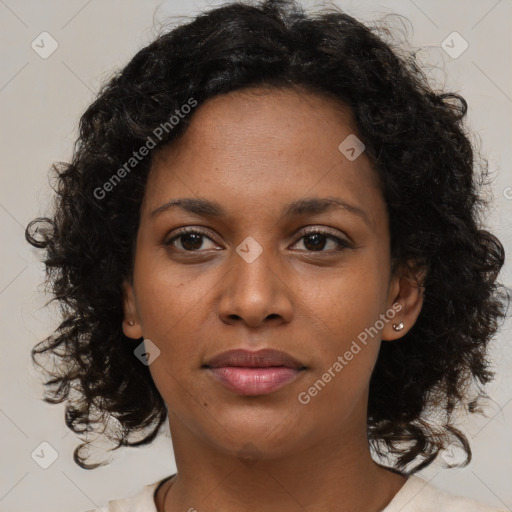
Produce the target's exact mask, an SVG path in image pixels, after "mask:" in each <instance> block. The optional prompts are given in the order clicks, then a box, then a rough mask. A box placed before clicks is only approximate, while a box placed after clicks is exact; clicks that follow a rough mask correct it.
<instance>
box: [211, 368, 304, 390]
mask: <svg viewBox="0 0 512 512" xmlns="http://www.w3.org/2000/svg"><path fill="white" fill-rule="evenodd" d="M209 370H210V371H211V372H212V373H213V375H214V376H215V377H216V378H217V379H219V380H220V381H221V383H222V384H224V386H226V387H227V388H228V389H229V390H231V391H234V392H235V393H238V394H239V395H267V394H269V393H273V392H274V391H277V390H278V389H280V388H282V387H283V386H286V384H289V383H290V382H291V381H292V380H294V379H295V378H296V377H297V375H299V373H301V370H299V369H296V368H286V367H284V366H272V367H268V368H248V367H239V366H223V367H220V368H209Z"/></svg>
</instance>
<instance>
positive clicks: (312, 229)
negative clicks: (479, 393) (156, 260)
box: [163, 225, 355, 254]
mask: <svg viewBox="0 0 512 512" xmlns="http://www.w3.org/2000/svg"><path fill="white" fill-rule="evenodd" d="M188 233H193V234H199V235H202V236H204V237H205V238H208V239H209V240H210V241H211V242H213V243H216V244H217V242H216V240H215V238H214V237H212V236H211V234H210V232H208V231H205V228H201V227H195V226H186V227H182V228H177V229H176V230H174V231H173V232H172V236H170V237H166V239H165V240H164V242H163V244H164V245H165V246H172V242H173V241H174V240H175V239H177V238H179V237H180V235H183V234H188ZM309 234H320V235H324V236H326V237H327V238H330V239H332V240H334V241H336V243H337V244H338V245H339V248H338V249H335V250H334V251H307V252H313V253H314V252H318V253H320V254H321V253H327V254H329V253H332V252H337V251H340V250H342V249H341V248H344V249H347V248H354V246H355V244H354V242H353V240H352V239H351V238H350V237H349V236H348V235H346V234H345V233H343V235H340V234H339V232H338V231H334V230H331V229H330V228H326V227H324V226H318V225H310V226H305V227H304V228H302V229H300V230H299V232H298V233H297V234H296V235H295V238H296V241H295V242H294V245H295V244H297V243H298V242H299V241H300V240H301V239H302V238H303V237H304V236H307V235H309ZM179 252H188V253H199V252H204V251H201V250H198V251H179Z"/></svg>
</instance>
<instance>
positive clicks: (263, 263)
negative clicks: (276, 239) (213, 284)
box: [218, 249, 293, 328]
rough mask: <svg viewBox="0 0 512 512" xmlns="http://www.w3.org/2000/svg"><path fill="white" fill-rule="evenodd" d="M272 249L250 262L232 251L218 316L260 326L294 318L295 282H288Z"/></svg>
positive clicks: (223, 319)
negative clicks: (293, 290)
mask: <svg viewBox="0 0 512 512" xmlns="http://www.w3.org/2000/svg"><path fill="white" fill-rule="evenodd" d="M271 252H272V251H271V250H268V249H267V250H263V252H262V253H261V254H260V255H259V256H258V257H257V258H256V259H255V260H254V261H251V260H250V259H248V260H246V259H244V258H243V257H242V256H240V255H239V254H238V253H237V252H235V251H233V256H232V258H230V261H229V263H228V264H229V265H230V271H229V272H228V274H227V275H226V278H225V279H224V280H223V282H222V283H221V285H220V286H221V287H222V293H221V294H220V298H219V303H218V315H219V317H220V319H221V320H222V321H223V322H225V323H227V324H235V323H237V322H238V323H243V324H246V326H248V327H251V328H257V327H261V326H263V325H264V324H265V323H269V322H271V323H273V324H275V325H278V324H281V323H289V322H290V321H291V318H292V315H293V292H292V286H291V285H292V283H289V282H286V276H285V275H284V272H283V271H282V269H280V266H279V264H278V262H276V261H275V258H273V257H272V254H271ZM288 277H289V276H288Z"/></svg>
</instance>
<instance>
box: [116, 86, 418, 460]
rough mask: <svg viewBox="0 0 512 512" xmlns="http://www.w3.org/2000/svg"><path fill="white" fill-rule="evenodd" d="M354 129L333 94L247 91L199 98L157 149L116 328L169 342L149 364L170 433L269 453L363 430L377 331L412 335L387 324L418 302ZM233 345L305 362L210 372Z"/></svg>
mask: <svg viewBox="0 0 512 512" xmlns="http://www.w3.org/2000/svg"><path fill="white" fill-rule="evenodd" d="M354 126H355V125H354V123H353V120H352V118H351V114H350V111H349V109H348V108H346V107H344V106H343V105H340V104H337V103H335V102H334V101H333V100H331V99H328V98H325V97H321V96H316V95H312V94H306V93H304V92H302V93H299V92H296V91H292V90H287V91H276V90H263V89H255V90H251V91H242V92H240V91H239V92H234V93H230V94H227V95H223V96H219V97H216V98H214V99H212V100H210V101H209V102H207V103H205V104H203V105H202V106H200V107H199V108H198V109H197V110H196V112H195V114H194V118H193V119H192V121H191V124H190V127H189V128H188V130H187V131H186V132H185V135H184V136H183V138H181V139H180V140H179V142H178V143H177V144H176V145H174V146H173V147H168V148H164V150H161V151H160V152H159V153H158V155H156V157H155V158H154V161H153V163H152V169H151V172H150V175H149V178H148V182H147V187H146V193H145V197H144V201H143V204H142V207H141V217H140V225H139V230H138V234H137V241H136V254H135V264H134V272H133V279H132V281H131V282H127V283H126V284H125V287H126V288H125V291H126V299H125V314H126V319H125V322H124V324H123V329H124V332H125V334H126V335H127V336H129V337H131V338H134V339H137V338H140V337H144V338H145V339H146V340H148V339H149V340H151V344H154V345H156V346H157V347H158V350H159V351H160V353H159V355H158V356H157V357H156V358H155V359H154V361H153V362H151V364H150V366H149V369H150V372H151V375H152V378H153V379H154V382H155V384H156V386H157V388H158V390H159V392H160V394H161V395H162V397H163V399H164V400H165V402H166V404H167V406H168V410H169V419H170V425H171V432H173V429H174V430H175V431H177V432H178V431H180V430H186V431H187V432H189V433H192V434H193V435H194V436H195V437H196V438H197V439H198V440H201V441H202V442H205V443H208V444H209V445H211V446H215V447H216V448H218V449H221V450H223V451H224V452H226V453H234V454H236V453H240V451H241V450H243V449H244V447H245V446H247V445H253V446H256V447H257V448H256V449H257V451H258V453H259V454H260V456H262V457H272V456H278V455H279V454H283V453H286V452H287V451H290V452H292V451H294V450H295V451H296V450H297V449H298V447H304V446H308V445H310V446H311V445H313V444H314V443H316V442H318V441H319V440H321V439H325V438H327V437H329V436H339V435H349V432H350V433H354V432H356V431H357V432H359V433H361V435H364V436H365V435H366V430H365V429H366V405H367V394H368V385H369V380H370V376H371V372H372V369H373V367H374V365H375V362H376V359H377V355H378V351H379V347H380V343H381V339H388V340H392V339H394V338H398V337H400V336H403V334H404V333H405V332H407V328H406V329H404V330H403V331H401V332H400V333H397V332H395V331H394V330H393V329H392V324H393V323H399V322H400V321H403V322H405V323H406V325H407V327H408V328H410V326H411V324H412V323H414V320H415V318H416V316H417V314H418V313H419V307H421V304H420V303H419V302H418V301H417V300H416V301H415V299H414V297H413V296H412V292H411V289H410V287H407V286H406V285H405V284H404V280H403V279H401V278H400V276H399V275H392V274H391V268H390V267H391V261H390V246H389V226H388V216H387V210H386V205H385V203H384V200H383V197H382V192H381V190H380V187H379V182H378V180H377V176H376V173H375V171H374V169H372V167H371V165H370V163H369V161H368V159H367V158H366V156H365V154H364V152H363V153H362V154H361V155H360V156H358V157H357V158H355V159H353V158H347V156H346V155H347V154H348V155H349V156H351V157H352V155H351V153H350V152H349V153H343V152H342V151H340V149H338V146H339V145H340V143H342V141H344V140H345V139H346V138H347V137H349V136H351V135H352V136H353V135H354V134H356V129H355V127H354ZM349 140H350V139H349ZM183 199H190V200H191V201H188V203H182V205H181V206H180V205H178V204H174V206H172V205H170V204H169V203H170V202H174V201H177V200H183ZM192 200H193V201H192ZM207 203H208V204H207ZM183 229H186V230H187V233H183V232H181V231H180V230H183ZM393 304H395V308H394V309H393ZM397 304H398V305H397ZM399 309H400V311H398V310H399ZM385 315H387V316H385ZM384 319H385V321H384ZM129 320H132V323H134V324H133V325H129V323H128V321H129ZM372 329H373V330H372ZM368 330H370V332H371V333H372V334H371V335H368ZM365 332H366V340H365V342H363V341H362V340H363V339H364V338H365V336H364V334H363V333H365ZM146 343H148V342H146ZM233 349H244V350H247V351H250V352H254V351H258V350H260V349H275V350H279V351H282V352H284V353H286V354H287V355H288V356H289V357H290V358H291V359H292V360H293V361H294V362H295V363H297V365H296V366H295V367H294V368H290V367H284V368H283V367H281V368H280V369H276V368H274V369H269V368H268V367H266V368H261V367H260V368H254V367H253V368H247V367H244V368H238V369H236V368H233V366H237V365H238V363H236V364H232V365H231V366H226V365H225V366H222V365H220V366H221V367H220V368H218V369H216V370H213V369H212V368H211V367H209V365H208V363H211V361H212V358H214V357H216V356H218V355H219V354H221V353H223V352H225V351H229V350H233ZM149 351H150V352H151V345H149ZM350 354H351V355H350ZM253 362H254V361H253ZM336 363H337V364H336ZM238 366H243V365H242V363H240V365H238ZM256 366H258V365H256ZM260 366H261V365H260ZM288 366H292V365H288ZM251 372H252V373H251ZM257 372H259V373H257ZM249 374H250V375H249ZM326 375H327V376H326ZM319 381H321V382H319ZM315 383H316V386H315ZM315 390H316V392H315ZM290 432H293V433H294V435H293V436H290Z"/></svg>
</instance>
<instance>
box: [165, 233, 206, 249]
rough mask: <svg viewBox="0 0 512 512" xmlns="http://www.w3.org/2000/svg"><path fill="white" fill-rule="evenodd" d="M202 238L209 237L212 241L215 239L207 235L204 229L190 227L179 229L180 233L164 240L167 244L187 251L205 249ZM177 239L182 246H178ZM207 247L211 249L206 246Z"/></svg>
mask: <svg viewBox="0 0 512 512" xmlns="http://www.w3.org/2000/svg"><path fill="white" fill-rule="evenodd" d="M202 239H208V240H209V241H210V242H212V243H213V240H212V239H211V238H210V237H208V236H206V234H205V233H203V232H202V231H199V230H197V229H189V228H182V229H180V230H179V231H178V234H177V235H175V236H173V237H172V238H170V239H169V240H167V241H166V242H164V245H166V246H172V247H175V248H177V249H179V250H180V251H185V252H197V251H198V250H199V249H201V248H202V249H203V250H205V248H204V247H203V240H202ZM175 241H177V242H179V244H180V245H181V248H180V247H176V245H175V243H174V242H175ZM206 249H211V247H210V248H206Z"/></svg>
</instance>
